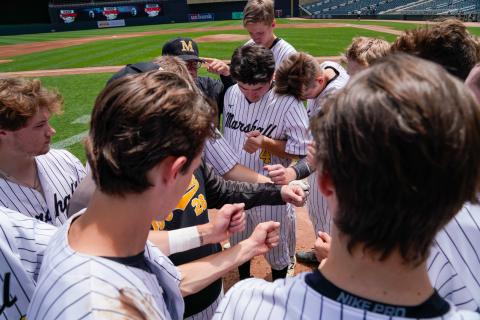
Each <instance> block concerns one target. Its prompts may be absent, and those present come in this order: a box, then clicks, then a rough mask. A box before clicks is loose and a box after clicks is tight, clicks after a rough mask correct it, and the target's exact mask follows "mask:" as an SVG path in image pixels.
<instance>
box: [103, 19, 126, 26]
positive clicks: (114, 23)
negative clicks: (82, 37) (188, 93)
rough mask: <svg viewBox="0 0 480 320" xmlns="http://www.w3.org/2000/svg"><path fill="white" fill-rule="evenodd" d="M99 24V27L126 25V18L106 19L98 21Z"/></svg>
mask: <svg viewBox="0 0 480 320" xmlns="http://www.w3.org/2000/svg"><path fill="white" fill-rule="evenodd" d="M97 25H98V27H99V28H112V27H125V20H124V19H120V20H105V21H97Z"/></svg>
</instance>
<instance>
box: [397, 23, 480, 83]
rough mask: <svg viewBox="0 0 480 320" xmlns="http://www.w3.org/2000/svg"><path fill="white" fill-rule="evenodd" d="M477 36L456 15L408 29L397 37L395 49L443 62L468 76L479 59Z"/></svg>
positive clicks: (448, 68)
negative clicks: (455, 17)
mask: <svg viewBox="0 0 480 320" xmlns="http://www.w3.org/2000/svg"><path fill="white" fill-rule="evenodd" d="M478 46H479V44H478V42H477V41H476V38H475V36H473V35H472V34H470V32H469V31H468V29H467V26H465V24H464V23H463V22H462V21H460V20H457V19H445V20H443V21H440V22H439V23H436V24H432V25H424V26H421V27H418V28H416V29H411V30H405V31H404V32H403V33H402V34H401V35H399V36H398V37H397V39H395V41H394V42H393V44H392V46H391V51H392V52H405V53H408V54H412V55H414V56H417V57H420V58H422V59H427V60H430V61H433V62H435V63H438V64H439V65H441V66H443V67H444V68H445V69H446V70H447V71H448V72H450V73H451V74H453V75H454V76H456V77H459V78H460V79H462V81H463V80H465V79H466V78H467V76H468V74H469V73H470V71H471V70H472V69H473V67H474V66H475V64H477V63H478V61H480V50H479V49H478Z"/></svg>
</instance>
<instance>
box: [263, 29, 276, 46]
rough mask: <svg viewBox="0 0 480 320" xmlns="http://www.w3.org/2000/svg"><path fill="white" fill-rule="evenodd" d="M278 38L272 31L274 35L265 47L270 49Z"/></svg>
mask: <svg viewBox="0 0 480 320" xmlns="http://www.w3.org/2000/svg"><path fill="white" fill-rule="evenodd" d="M275 39H277V36H276V35H275V34H273V33H272V37H271V38H270V39H269V40H268V42H267V43H266V44H265V48H267V49H270V48H271V47H272V45H273V42H274V41H275Z"/></svg>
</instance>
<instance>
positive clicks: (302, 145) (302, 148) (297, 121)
mask: <svg viewBox="0 0 480 320" xmlns="http://www.w3.org/2000/svg"><path fill="white" fill-rule="evenodd" d="M291 99H292V100H293V101H294V102H293V103H291V105H290V107H289V108H288V110H287V114H286V115H285V118H284V122H285V134H286V138H287V145H286V146H285V152H287V153H289V154H293V155H297V156H305V155H306V154H307V146H308V141H309V140H310V136H309V133H308V116H307V111H306V110H305V107H304V106H303V104H302V102H300V101H298V100H296V99H294V98H291Z"/></svg>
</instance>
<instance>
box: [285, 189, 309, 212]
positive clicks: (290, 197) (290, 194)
mask: <svg viewBox="0 0 480 320" xmlns="http://www.w3.org/2000/svg"><path fill="white" fill-rule="evenodd" d="M280 193H281V194H282V199H283V201H285V202H286V203H291V204H293V205H294V206H295V207H303V205H304V204H305V201H306V200H307V194H306V192H305V191H303V189H302V187H300V186H299V185H289V186H282V189H280Z"/></svg>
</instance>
